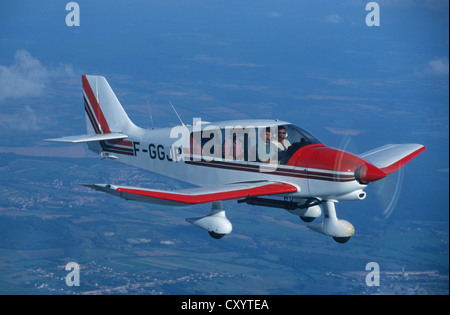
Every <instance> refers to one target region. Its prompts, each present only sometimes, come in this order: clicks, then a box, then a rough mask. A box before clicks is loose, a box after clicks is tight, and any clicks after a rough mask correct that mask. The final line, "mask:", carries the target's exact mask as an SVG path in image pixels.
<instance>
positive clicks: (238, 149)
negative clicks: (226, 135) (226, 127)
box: [223, 136, 244, 161]
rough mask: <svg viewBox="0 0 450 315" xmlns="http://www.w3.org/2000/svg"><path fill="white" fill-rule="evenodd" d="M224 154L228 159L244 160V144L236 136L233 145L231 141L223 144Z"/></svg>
mask: <svg viewBox="0 0 450 315" xmlns="http://www.w3.org/2000/svg"><path fill="white" fill-rule="evenodd" d="M223 152H224V155H225V158H226V159H231V158H232V159H233V160H237V161H242V160H244V151H243V146H242V143H241V141H240V140H239V139H237V137H236V136H233V145H232V144H231V141H230V140H225V141H224V143H223Z"/></svg>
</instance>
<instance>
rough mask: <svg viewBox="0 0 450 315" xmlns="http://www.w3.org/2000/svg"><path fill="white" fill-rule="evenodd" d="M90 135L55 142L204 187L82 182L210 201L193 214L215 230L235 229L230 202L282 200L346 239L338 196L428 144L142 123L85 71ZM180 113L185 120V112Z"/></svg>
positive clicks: (267, 123)
mask: <svg viewBox="0 0 450 315" xmlns="http://www.w3.org/2000/svg"><path fill="white" fill-rule="evenodd" d="M82 83H83V91H84V109H85V112H86V122H87V134H85V135H79V136H69V137H63V138H58V139H49V140H50V141H58V142H70V143H87V145H88V148H89V149H90V150H92V151H93V152H95V153H97V154H99V155H100V156H101V157H103V158H109V159H113V160H116V161H119V162H122V163H125V164H129V165H133V166H136V167H139V168H142V169H145V170H148V171H151V172H154V173H158V174H162V175H165V176H168V177H171V178H175V179H178V180H181V181H184V182H187V183H190V184H193V185H195V186H197V187H198V188H192V189H183V190H178V191H164V190H156V189H148V188H141V187H129V186H120V185H114V184H83V185H84V186H86V187H89V188H93V189H96V190H98V191H102V192H106V193H109V194H112V195H115V196H118V197H121V198H124V199H128V200H137V201H143V202H149V203H156V204H162V205H174V206H177V205H192V204H200V203H212V207H211V213H209V214H208V215H205V216H202V217H196V218H188V219H186V220H187V221H188V222H190V223H192V224H194V225H196V226H198V227H200V228H202V229H205V230H207V231H208V232H209V234H210V235H211V236H212V237H214V238H221V237H223V236H225V235H226V234H229V233H230V232H231V231H232V224H231V222H230V221H229V220H228V219H227V217H226V214H225V209H224V206H223V201H225V200H231V199H237V201H238V203H247V204H250V205H260V206H267V207H275V208H282V209H285V210H287V211H289V212H291V213H292V214H294V215H297V216H299V217H300V218H301V219H302V220H304V221H305V222H312V221H313V220H314V219H316V218H318V217H320V216H322V209H323V219H322V220H321V221H320V222H318V223H310V224H308V225H307V226H308V227H309V228H310V229H312V230H314V231H317V232H320V233H322V234H325V235H328V236H331V237H333V239H334V240H336V241H337V242H339V243H345V242H347V241H348V240H349V239H350V237H352V236H353V235H354V232H355V229H354V227H353V225H352V224H351V223H349V222H347V221H345V220H339V219H338V217H337V216H336V210H335V204H336V203H337V202H339V201H346V200H362V199H364V198H365V197H366V193H365V192H364V189H365V188H366V187H367V185H368V184H369V183H372V182H375V181H377V180H380V179H382V178H384V177H386V176H387V175H389V174H391V173H393V172H395V171H397V170H398V169H399V168H401V167H403V166H404V165H405V164H406V163H408V162H409V161H411V160H412V159H413V158H415V157H416V156H417V155H419V154H420V153H421V152H422V151H424V150H425V147H424V146H423V145H421V144H388V145H385V146H382V147H379V148H376V149H374V150H371V151H369V152H366V153H363V154H360V155H354V154H351V153H348V152H344V151H342V150H338V149H334V148H330V147H327V146H325V145H324V144H323V143H321V142H320V141H319V140H318V139H317V138H315V137H314V136H313V135H311V134H310V133H309V132H307V131H305V130H303V129H301V128H299V127H297V126H295V125H293V124H291V123H289V122H285V121H278V120H235V121H223V122H217V123H210V122H204V121H201V119H194V121H193V124H192V125H184V124H183V123H182V122H181V125H180V126H176V127H173V128H162V129H142V128H140V127H137V126H136V125H135V124H133V123H132V122H131V120H130V119H129V117H128V115H127V114H126V112H125V111H124V109H123V107H122V105H121V104H120V102H119V100H118V99H117V97H116V95H115V94H114V92H113V90H112V89H111V87H110V85H109V84H108V82H107V81H106V79H105V78H104V77H102V76H93V75H83V76H82ZM180 120H181V119H180Z"/></svg>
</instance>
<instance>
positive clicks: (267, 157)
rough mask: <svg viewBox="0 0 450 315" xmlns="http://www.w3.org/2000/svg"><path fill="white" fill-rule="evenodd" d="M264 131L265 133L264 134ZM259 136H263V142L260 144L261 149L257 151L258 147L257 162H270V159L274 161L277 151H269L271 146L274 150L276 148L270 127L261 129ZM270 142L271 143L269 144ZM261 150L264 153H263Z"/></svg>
mask: <svg viewBox="0 0 450 315" xmlns="http://www.w3.org/2000/svg"><path fill="white" fill-rule="evenodd" d="M264 132H265V135H264ZM261 137H264V144H263V145H262V146H263V148H261V149H262V150H263V151H262V152H259V149H258V152H257V153H258V159H257V160H258V161H259V162H263V163H271V161H274V160H275V159H276V156H277V152H271V149H272V148H273V149H274V150H277V149H276V145H275V141H274V139H273V138H274V137H273V135H272V132H271V131H270V128H269V127H267V128H265V130H264V129H262V130H261ZM271 144H272V145H271ZM263 152H264V153H265V154H263ZM260 153H261V154H263V156H259V154H260Z"/></svg>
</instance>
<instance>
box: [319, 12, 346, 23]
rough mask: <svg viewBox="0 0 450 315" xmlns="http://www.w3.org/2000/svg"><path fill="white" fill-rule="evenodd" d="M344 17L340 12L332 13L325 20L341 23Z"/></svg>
mask: <svg viewBox="0 0 450 315" xmlns="http://www.w3.org/2000/svg"><path fill="white" fill-rule="evenodd" d="M342 21H344V19H343V18H342V17H341V16H340V15H338V14H332V15H329V16H327V17H326V18H324V22H328V23H333V24H341V23H342Z"/></svg>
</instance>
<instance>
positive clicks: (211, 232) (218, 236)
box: [208, 231, 226, 240]
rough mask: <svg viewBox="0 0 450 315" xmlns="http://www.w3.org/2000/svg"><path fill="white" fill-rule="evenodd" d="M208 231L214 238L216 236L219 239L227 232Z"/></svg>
mask: <svg viewBox="0 0 450 315" xmlns="http://www.w3.org/2000/svg"><path fill="white" fill-rule="evenodd" d="M208 233H209V235H211V237H212V238H215V239H217V240H218V239H220V238H222V237H224V236H225V235H226V234H219V233H216V232H213V231H209V232H208Z"/></svg>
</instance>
